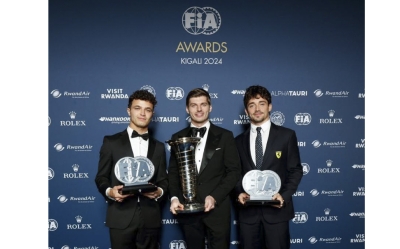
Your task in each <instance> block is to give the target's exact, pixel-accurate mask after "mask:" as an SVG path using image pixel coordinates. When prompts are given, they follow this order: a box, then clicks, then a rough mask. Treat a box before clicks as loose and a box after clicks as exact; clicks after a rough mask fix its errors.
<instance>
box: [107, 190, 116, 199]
mask: <svg viewBox="0 0 400 249" xmlns="http://www.w3.org/2000/svg"><path fill="white" fill-rule="evenodd" d="M108 190H111V188H110V187H108V188H107V189H106V196H107V197H108V198H110V199H111V200H113V201H115V199H114V198H112V197H111V196H109V195H108Z"/></svg>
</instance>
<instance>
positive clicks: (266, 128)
mask: <svg viewBox="0 0 400 249" xmlns="http://www.w3.org/2000/svg"><path fill="white" fill-rule="evenodd" d="M257 127H261V131H262V132H266V131H269V129H270V128H271V119H268V121H267V122H265V123H264V124H262V125H261V126H256V125H254V124H251V125H250V129H251V132H255V133H257V130H256V128H257Z"/></svg>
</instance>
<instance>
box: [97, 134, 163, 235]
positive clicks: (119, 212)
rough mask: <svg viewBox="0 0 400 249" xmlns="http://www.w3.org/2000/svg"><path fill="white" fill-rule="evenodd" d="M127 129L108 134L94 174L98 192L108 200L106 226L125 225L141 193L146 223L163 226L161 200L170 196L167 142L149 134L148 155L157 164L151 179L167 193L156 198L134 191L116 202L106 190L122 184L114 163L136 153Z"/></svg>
mask: <svg viewBox="0 0 400 249" xmlns="http://www.w3.org/2000/svg"><path fill="white" fill-rule="evenodd" d="M133 156H134V155H133V152H132V148H131V144H130V141H129V135H128V131H127V130H124V131H122V132H119V133H116V134H114V135H111V136H105V137H104V139H103V145H102V146H101V149H100V159H99V165H98V171H97V175H96V178H95V182H96V186H97V188H98V190H99V192H100V193H101V194H102V195H103V196H104V198H105V199H106V201H107V202H108V207H107V215H106V226H108V227H110V228H118V229H124V228H126V227H127V226H128V225H129V223H130V221H131V220H132V217H133V215H134V213H135V211H136V208H137V205H138V196H139V198H140V206H141V214H142V216H143V219H144V222H145V224H144V226H145V227H148V228H155V227H160V226H161V209H160V202H162V201H163V199H165V198H167V195H168V194H167V191H168V176H167V172H166V154H165V147H164V144H163V143H161V142H159V141H158V140H156V139H154V138H152V137H149V148H148V152H147V158H148V159H150V161H151V162H152V163H153V164H154V168H155V169H154V175H153V177H152V178H151V179H150V182H151V183H153V184H155V185H157V186H158V187H160V188H162V189H163V191H164V194H163V195H162V196H161V197H160V198H159V199H158V200H157V201H156V200H154V199H149V198H147V197H144V196H142V195H134V196H132V197H128V198H126V199H125V200H124V201H123V202H115V201H113V200H111V199H110V198H108V197H107V196H106V195H105V193H106V189H107V188H108V187H111V188H112V187H114V186H116V185H123V184H122V183H121V182H120V181H119V180H118V179H117V177H116V176H115V174H114V166H115V164H116V163H117V162H118V160H119V159H121V158H123V157H133Z"/></svg>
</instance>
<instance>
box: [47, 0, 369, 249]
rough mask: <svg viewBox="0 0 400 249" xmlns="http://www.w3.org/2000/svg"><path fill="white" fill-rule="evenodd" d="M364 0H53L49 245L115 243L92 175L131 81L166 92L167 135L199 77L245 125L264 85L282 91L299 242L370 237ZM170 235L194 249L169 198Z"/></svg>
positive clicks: (181, 117) (275, 117) (116, 127)
mask: <svg viewBox="0 0 400 249" xmlns="http://www.w3.org/2000/svg"><path fill="white" fill-rule="evenodd" d="M364 4H365V3H364V1H347V0H324V1H320V0H303V1H296V0H286V1H277V0H271V1H222V0H221V1H216V0H215V1H188V0H186V1H155V0H153V1H135V0H130V1H99V0H57V1H53V0H50V1H49V95H48V96H49V122H48V125H49V126H48V129H49V141H48V143H49V169H48V173H49V177H48V180H49V183H48V190H49V193H48V194H49V198H48V207H49V213H48V218H49V231H48V235H49V242H48V243H49V249H50V248H51V249H83V248H84V249H87V248H89V249H108V248H110V241H109V234H108V228H107V227H106V226H105V217H106V205H107V204H106V202H105V200H104V198H103V197H102V196H101V195H100V193H99V192H98V190H97V188H96V185H95V182H94V178H95V175H96V171H97V165H98V159H99V150H100V147H101V144H102V140H103V137H104V136H105V135H110V134H114V133H117V132H119V131H122V130H124V129H126V127H127V126H128V123H129V118H128V116H127V113H126V108H127V104H128V97H129V95H130V94H131V93H133V92H134V91H135V90H138V89H146V90H148V91H150V92H152V93H153V94H154V95H155V96H156V98H157V100H158V104H157V106H156V108H155V115H154V118H153V120H152V122H151V125H150V133H151V135H152V136H154V137H155V138H156V139H158V140H159V141H161V142H165V141H167V140H169V139H170V137H171V135H172V134H173V133H174V132H176V131H178V130H180V129H182V128H184V127H186V126H187V125H189V119H188V115H187V114H186V112H185V99H186V95H187V93H188V92H189V91H190V90H191V89H193V88H197V87H200V88H203V89H205V90H207V91H208V92H209V93H210V95H211V98H212V106H213V111H212V112H211V114H210V115H211V116H210V120H211V122H212V123H214V124H216V125H219V126H222V127H224V128H226V129H229V130H231V131H232V132H233V133H234V135H235V136H236V135H239V134H240V133H241V132H243V131H244V129H246V128H247V125H248V124H249V120H248V117H247V116H246V115H245V112H244V106H243V93H244V91H245V89H246V88H247V87H248V86H250V85H255V84H259V85H263V86H265V87H266V88H267V89H269V91H270V92H271V94H272V106H273V108H272V111H271V121H272V122H274V123H275V124H277V125H283V126H285V127H288V128H291V129H294V130H295V131H296V133H297V138H298V145H299V149H300V156H301V161H302V165H303V172H304V177H303V179H302V181H301V183H300V185H299V188H298V191H297V192H296V193H295V194H294V198H293V201H294V205H295V212H296V213H295V218H294V219H293V220H291V221H290V231H291V237H292V239H291V244H292V248H294V249H309V248H318V249H323V248H337V249H339V248H340V249H342V248H364V247H365V242H364V241H365V202H364V201H365V196H364V194H365V162H364V161H365V150H364V146H365V98H364V97H365V88H364V82H365V80H364V74H365V71H364V60H365V58H364V48H365V46H364V42H365V39H364V34H365V32H364V23H365V22H364V15H365V14H364V7H365V6H364ZM169 149H170V148H169V147H168V145H167V144H165V150H166V152H167V160H168V159H169V151H168V150H169ZM232 214H233V216H232V217H233V219H232V230H231V246H230V248H231V249H235V248H239V236H238V231H237V224H236V222H237V221H236V213H235V209H234V208H233V206H232ZM160 248H161V249H167V248H168V249H172V248H177V249H185V248H186V242H185V241H184V238H183V236H182V233H181V231H180V229H179V225H178V224H177V221H176V219H175V218H174V216H173V215H172V214H171V213H170V212H169V203H167V205H166V206H164V208H163V214H162V238H161V244H160Z"/></svg>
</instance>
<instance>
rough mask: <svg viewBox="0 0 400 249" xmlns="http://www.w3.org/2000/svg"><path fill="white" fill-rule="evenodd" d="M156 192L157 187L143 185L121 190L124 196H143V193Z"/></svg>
mask: <svg viewBox="0 0 400 249" xmlns="http://www.w3.org/2000/svg"><path fill="white" fill-rule="evenodd" d="M156 190H157V186H156V185H153V184H142V185H132V186H125V187H123V188H122V189H121V191H120V193H121V194H122V195H128V194H141V193H147V192H153V191H156Z"/></svg>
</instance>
